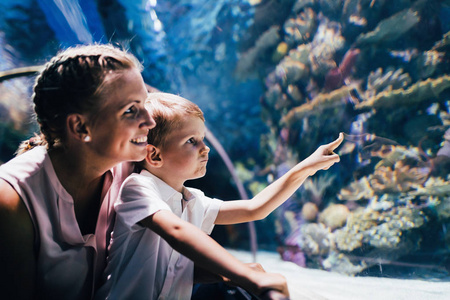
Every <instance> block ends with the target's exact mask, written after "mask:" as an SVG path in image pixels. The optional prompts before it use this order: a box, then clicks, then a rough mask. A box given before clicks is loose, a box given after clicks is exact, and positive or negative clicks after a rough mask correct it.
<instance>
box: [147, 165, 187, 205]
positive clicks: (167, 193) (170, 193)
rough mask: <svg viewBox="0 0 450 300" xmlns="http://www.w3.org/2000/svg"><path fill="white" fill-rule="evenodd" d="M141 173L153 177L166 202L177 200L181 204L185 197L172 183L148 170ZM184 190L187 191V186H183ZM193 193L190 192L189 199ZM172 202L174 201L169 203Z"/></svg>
mask: <svg viewBox="0 0 450 300" xmlns="http://www.w3.org/2000/svg"><path fill="white" fill-rule="evenodd" d="M140 174H141V175H143V176H146V177H149V178H151V179H152V181H153V182H154V183H155V187H156V189H157V190H158V192H159V195H160V196H161V199H162V200H163V201H164V202H170V201H176V202H178V203H180V204H181V199H183V194H181V193H180V192H178V191H176V190H175V189H174V188H172V187H171V186H170V185H168V184H167V183H165V182H164V181H163V180H161V179H160V178H159V177H157V176H155V175H153V174H152V173H150V172H149V171H147V170H145V169H144V170H142V171H141V173H140ZM183 191H187V189H186V188H183ZM184 193H186V192H184ZM191 195H192V194H191V193H190V192H189V199H191ZM169 204H172V203H169Z"/></svg>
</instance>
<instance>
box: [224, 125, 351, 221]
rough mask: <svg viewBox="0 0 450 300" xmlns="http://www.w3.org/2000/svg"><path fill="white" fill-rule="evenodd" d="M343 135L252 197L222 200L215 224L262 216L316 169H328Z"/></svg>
mask: <svg viewBox="0 0 450 300" xmlns="http://www.w3.org/2000/svg"><path fill="white" fill-rule="evenodd" d="M343 140H344V135H343V134H342V133H340V134H339V137H338V138H337V139H336V140H335V141H333V142H331V143H329V144H326V145H322V146H320V147H319V148H318V149H317V150H316V151H314V153H313V154H311V155H310V156H309V157H307V158H306V159H304V160H303V161H301V162H300V163H298V164H297V165H295V166H294V167H293V168H292V169H290V170H289V171H288V172H287V173H286V174H284V175H283V176H281V177H280V178H278V179H277V180H276V181H275V182H273V183H272V184H270V185H269V186H268V187H266V188H265V189H264V190H262V191H261V192H260V193H258V194H257V195H256V196H255V197H253V198H252V199H251V200H235V201H224V203H222V205H221V207H220V211H219V214H218V215H217V218H216V221H215V224H236V223H242V222H249V221H254V220H261V219H263V218H265V217H267V215H268V214H270V213H271V212H272V211H273V210H274V209H276V208H277V207H278V206H280V205H281V204H283V203H284V202H285V201H286V200H287V199H288V198H289V197H290V196H291V195H292V194H293V193H294V192H295V191H296V190H297V189H298V188H299V187H300V186H301V185H302V183H303V182H304V181H305V179H306V178H307V177H308V176H311V175H314V174H315V173H316V172H317V171H319V170H327V169H328V168H330V167H331V166H332V165H333V164H334V163H336V162H338V161H339V155H337V154H335V153H334V152H333V151H334V150H335V149H336V148H337V147H338V146H339V145H340V144H341V143H342V141H343Z"/></svg>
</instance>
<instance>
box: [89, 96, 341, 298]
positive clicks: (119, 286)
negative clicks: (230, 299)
mask: <svg viewBox="0 0 450 300" xmlns="http://www.w3.org/2000/svg"><path fill="white" fill-rule="evenodd" d="M147 105H148V107H147V108H148V109H149V111H150V112H151V114H152V117H153V118H154V120H155V122H156V124H157V125H156V127H155V128H154V129H152V130H150V131H149V134H148V143H149V145H148V146H147V147H148V148H147V153H148V154H147V157H146V159H145V161H143V162H142V163H141V168H142V171H141V172H140V173H139V174H132V175H131V176H130V177H129V178H128V179H127V180H126V181H125V182H124V184H123V186H122V191H121V194H120V201H119V202H118V203H117V204H116V205H115V210H116V213H117V217H116V223H115V226H114V232H113V234H112V238H111V246H110V256H109V258H108V266H107V268H106V271H105V273H106V279H107V280H106V283H105V285H104V286H103V287H101V288H100V290H99V292H98V295H97V296H98V298H103V299H104V298H105V297H108V299H190V297H191V292H192V286H193V279H194V263H195V265H196V266H199V267H202V268H204V269H206V270H207V271H209V272H211V273H214V274H217V275H219V276H221V277H222V278H224V279H225V280H229V281H231V282H233V283H234V284H237V285H239V286H241V287H243V288H245V289H247V290H249V291H250V292H252V293H254V294H255V295H260V294H261V293H263V292H264V291H267V290H268V289H273V290H277V291H279V292H281V293H283V294H284V295H285V296H288V291H287V286H286V281H285V279H284V277H282V276H281V275H279V274H271V273H264V272H261V271H258V270H253V269H251V268H249V267H248V266H246V265H244V264H242V263H240V262H239V261H238V260H236V259H235V258H234V257H233V256H231V255H230V254H229V253H228V252H227V251H226V250H225V249H223V248H222V247H221V246H220V245H218V244H217V243H216V242H215V241H214V240H213V239H211V238H210V237H209V236H207V234H209V233H210V232H211V231H212V229H213V227H214V224H236V223H242V222H249V221H254V220H260V219H262V218H264V217H266V216H267V215H268V214H269V213H270V212H272V211H273V210H274V209H275V208H277V207H278V206H279V205H281V204H282V203H283V202H284V201H286V200H287V199H288V197H290V196H291V195H292V194H293V193H294V191H295V190H296V189H297V188H298V187H299V186H300V185H301V184H302V183H303V181H304V180H305V179H306V178H307V177H308V176H310V175H312V174H314V173H315V172H316V171H318V170H320V169H328V168H329V167H330V166H331V165H333V164H334V163H335V162H338V161H339V156H338V155H337V154H334V153H333V150H334V149H336V148H337V147H338V146H339V144H340V143H341V142H342V140H343V135H342V134H341V135H340V136H339V138H338V139H337V140H336V141H334V142H332V143H330V144H328V145H324V146H321V147H319V148H318V149H317V150H316V151H315V152H314V153H313V154H312V155H311V156H310V157H308V158H307V159H305V160H304V161H302V162H300V163H299V164H298V165H296V166H295V167H294V168H293V169H291V170H290V171H289V172H287V173H286V174H285V175H284V176H282V177H281V178H279V179H278V180H277V181H275V182H274V183H272V184H271V185H270V186H268V187H267V188H266V189H264V190H263V191H262V192H260V193H259V194H258V195H256V196H255V197H254V198H253V199H251V200H236V201H220V200H217V199H212V198H208V197H206V196H205V195H204V194H203V193H202V192H201V191H200V190H197V189H193V188H187V187H185V186H184V182H185V181H186V180H189V179H195V178H200V177H202V176H204V175H205V173H206V164H207V162H208V153H209V150H210V149H209V148H208V146H206V145H205V143H204V137H205V132H206V128H205V124H204V117H203V113H202V112H201V110H200V109H199V108H198V106H197V105H195V104H194V103H192V102H190V101H188V100H186V99H184V98H181V97H178V96H175V95H171V94H165V93H151V94H149V98H148V100H147ZM205 233H206V234H205Z"/></svg>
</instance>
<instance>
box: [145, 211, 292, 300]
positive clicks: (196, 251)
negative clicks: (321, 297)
mask: <svg viewBox="0 0 450 300" xmlns="http://www.w3.org/2000/svg"><path fill="white" fill-rule="evenodd" d="M140 223H141V224H142V225H143V226H145V227H147V228H149V229H151V230H153V231H154V232H155V233H157V234H158V235H160V236H161V237H162V238H163V239H164V240H166V241H167V242H168V243H169V245H170V246H171V247H172V248H173V249H175V250H176V251H178V252H180V253H181V254H183V255H184V256H186V257H188V258H189V259H191V260H192V261H193V262H194V263H195V264H196V265H198V266H200V267H202V268H204V269H206V270H209V271H210V272H213V273H217V274H220V275H222V276H225V277H226V278H229V279H230V280H231V281H232V282H234V283H236V284H237V285H239V286H241V287H243V288H244V289H246V290H248V291H250V292H252V293H254V294H255V295H257V296H259V295H262V294H264V293H265V292H267V291H268V290H276V291H279V292H281V293H282V294H284V295H285V296H286V297H289V292H288V288H287V283H286V279H285V278H284V277H283V276H282V275H280V274H274V273H264V272H260V271H256V270H253V269H251V268H250V267H248V266H246V265H245V264H244V263H242V262H240V261H239V260H238V259H236V258H235V257H234V256H232V255H231V254H230V253H229V252H228V251H226V250H225V249H224V248H223V247H222V246H220V245H219V244H218V243H217V242H216V241H214V240H213V239H212V238H211V237H209V236H208V235H207V234H206V233H204V232H203V231H201V230H200V229H199V228H197V227H196V226H194V225H192V224H191V223H189V222H185V221H183V220H181V219H180V218H178V217H177V216H176V215H175V214H173V213H172V212H170V211H168V210H160V211H158V212H156V213H154V214H153V215H151V216H149V217H147V218H145V219H144V220H142V221H141V222H140Z"/></svg>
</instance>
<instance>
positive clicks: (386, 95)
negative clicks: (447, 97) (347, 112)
mask: <svg viewBox="0 0 450 300" xmlns="http://www.w3.org/2000/svg"><path fill="white" fill-rule="evenodd" d="M448 88H450V75H443V76H441V77H439V78H436V79H432V78H429V79H427V80H424V81H419V82H417V83H415V84H413V85H412V86H410V87H409V88H407V89H396V90H392V91H384V92H381V93H378V94H376V95H375V96H373V97H371V98H369V99H366V101H363V102H361V103H359V104H357V105H356V108H357V109H367V108H375V109H379V108H385V109H390V108H395V107H400V106H407V105H413V104H418V103H420V102H422V101H425V100H433V101H434V99H435V98H436V97H438V96H439V94H440V93H441V92H442V91H444V90H445V89H448Z"/></svg>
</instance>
